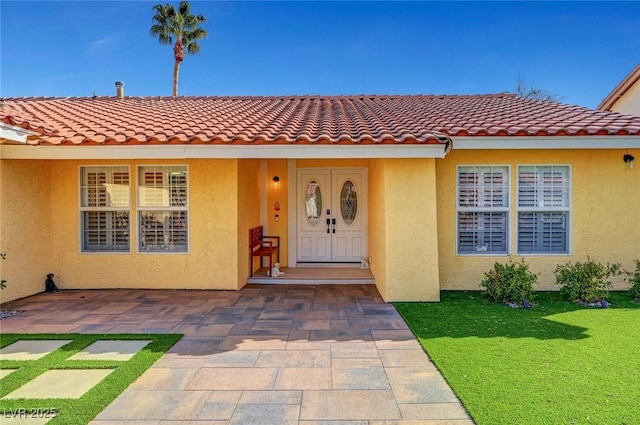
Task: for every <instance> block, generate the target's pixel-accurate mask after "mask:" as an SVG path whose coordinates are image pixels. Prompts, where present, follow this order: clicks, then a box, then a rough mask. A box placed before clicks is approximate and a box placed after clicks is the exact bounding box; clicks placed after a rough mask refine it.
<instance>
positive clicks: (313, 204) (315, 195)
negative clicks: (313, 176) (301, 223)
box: [304, 180, 322, 226]
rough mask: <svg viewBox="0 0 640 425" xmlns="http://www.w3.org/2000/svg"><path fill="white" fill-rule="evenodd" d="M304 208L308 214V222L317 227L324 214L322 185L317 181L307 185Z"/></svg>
mask: <svg viewBox="0 0 640 425" xmlns="http://www.w3.org/2000/svg"><path fill="white" fill-rule="evenodd" d="M304 208H305V210H306V212H307V221H308V222H309V224H311V225H312V226H315V225H316V224H318V222H319V221H320V215H321V214H322V191H321V190H320V184H319V183H318V182H317V181H316V180H311V181H310V182H309V183H307V190H306V191H305V199H304Z"/></svg>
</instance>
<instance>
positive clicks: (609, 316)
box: [395, 292, 640, 425]
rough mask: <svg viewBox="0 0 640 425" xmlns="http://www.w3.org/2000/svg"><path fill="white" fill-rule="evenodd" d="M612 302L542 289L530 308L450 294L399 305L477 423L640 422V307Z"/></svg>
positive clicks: (624, 300)
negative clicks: (590, 303) (579, 300)
mask: <svg viewBox="0 0 640 425" xmlns="http://www.w3.org/2000/svg"><path fill="white" fill-rule="evenodd" d="M609 300H610V301H611V302H612V303H613V306H612V307H611V308H607V309H600V308H598V309H596V308H588V307H580V306H576V305H574V304H572V303H569V302H567V301H564V300H563V299H562V298H561V297H560V294H558V293H540V294H539V295H538V300H537V302H538V305H537V306H535V307H534V308H532V309H529V310H525V309H511V308H508V307H505V306H502V305H498V304H492V303H490V302H488V301H487V300H485V299H484V297H482V296H481V295H480V293H479V292H443V293H442V301H441V302H440V303H397V304H395V305H396V308H397V309H398V311H399V312H400V314H401V315H402V316H403V317H404V319H405V321H406V322H407V323H408V324H409V326H410V327H411V329H412V330H413V332H414V333H415V334H416V336H417V337H418V339H419V341H420V343H421V344H422V346H423V347H424V349H425V350H426V351H427V353H428V354H429V356H430V357H431V359H432V360H433V362H434V363H435V364H436V365H437V367H438V368H439V369H440V371H441V372H442V374H443V375H444V377H445V378H446V380H447V381H448V382H449V384H450V385H451V386H452V388H453V389H454V391H455V392H456V394H457V395H458V397H460V399H461V400H462V402H463V403H464V405H465V407H466V408H467V410H468V411H469V413H470V414H471V416H472V417H473V419H474V421H475V422H476V423H477V424H478V425H495V424H509V425H513V424H553V425H556V424H607V425H608V424H612V425H613V424H640V304H638V303H634V302H632V301H631V298H630V297H629V296H627V295H626V294H622V293H614V294H612V296H611V297H610V298H609Z"/></svg>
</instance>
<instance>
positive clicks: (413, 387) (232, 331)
mask: <svg viewBox="0 0 640 425" xmlns="http://www.w3.org/2000/svg"><path fill="white" fill-rule="evenodd" d="M12 304H13V307H14V308H16V309H19V310H22V312H21V313H20V314H18V315H17V316H14V317H10V318H6V319H4V320H2V321H0V329H1V331H2V332H6V333H9V332H20V333H40V332H54V333H62V332H74V333H125V332H133V333H135V332H140V333H182V334H184V337H183V338H182V339H181V340H180V341H178V343H177V344H176V345H174V346H173V347H172V348H171V349H170V350H169V351H168V352H167V353H166V354H165V355H164V356H163V357H162V358H161V359H160V360H158V361H157V362H156V363H155V364H154V365H153V367H152V368H150V369H149V370H147V371H146V372H145V373H144V374H143V375H142V376H141V377H140V378H139V379H138V380H137V381H136V382H134V383H133V384H132V385H131V386H130V387H129V388H128V389H127V390H126V391H125V392H124V393H122V394H121V395H120V396H119V397H118V398H117V399H116V400H114V402H113V403H111V404H110V405H109V406H108V407H107V408H106V409H105V410H104V411H103V412H102V413H100V414H99V415H98V417H97V418H96V419H95V420H94V421H93V422H92V424H93V425H113V424H120V425H123V424H134V423H135V424H141V425H161V424H175V425H192V424H200V425H203V424H211V425H218V424H229V425H236V424H260V425H268V424H277V425H283V424H298V425H414V424H432V425H436V424H439V425H445V424H447V425H472V424H473V422H472V421H471V420H470V419H469V416H468V415H467V413H466V412H465V410H464V408H463V407H462V405H461V404H460V402H459V400H458V399H457V398H456V396H455V394H454V393H453V392H452V391H451V389H450V387H449V386H448V385H447V383H446V382H445V381H444V379H443V378H442V376H441V375H440V373H439V372H438V370H437V369H436V368H435V367H434V366H433V364H432V363H431V362H430V360H429V359H428V357H427V355H426V354H425V353H424V352H423V351H422V349H421V347H420V345H419V344H418V342H417V341H416V339H415V337H414V336H413V335H412V333H411V331H410V330H409V329H408V328H407V326H406V324H405V323H404V322H403V320H402V319H401V318H400V316H399V315H398V313H397V312H396V310H395V309H394V307H393V306H392V305H390V304H386V303H384V302H383V301H382V299H381V297H380V295H379V294H378V292H377V290H376V288H375V286H373V285H321V286H309V285H274V286H257V285H248V286H246V287H245V288H243V289H242V290H240V291H237V292H236V291H178V290H176V291H173V290H82V291H62V292H59V293H56V294H40V295H36V296H33V297H29V298H27V299H24V300H20V301H16V302H14V303H12ZM97 351H98V352H99V351H100V350H97Z"/></svg>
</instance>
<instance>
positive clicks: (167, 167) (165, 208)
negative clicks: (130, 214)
mask: <svg viewBox="0 0 640 425" xmlns="http://www.w3.org/2000/svg"><path fill="white" fill-rule="evenodd" d="M145 168H147V169H153V168H159V169H162V170H163V173H164V172H168V173H171V169H172V168H173V169H176V171H175V172H178V168H179V169H180V172H182V171H184V172H185V173H186V177H187V181H186V205H184V206H171V205H170V202H169V204H167V205H160V206H158V205H152V206H146V205H142V204H143V202H142V194H141V193H142V190H141V189H142V188H143V187H145V186H142V183H143V181H142V180H141V175H142V172H143V169H145ZM190 178H191V176H190V173H189V166H188V165H187V164H140V165H138V166H137V167H136V217H137V222H138V229H137V235H138V253H140V254H145V255H146V254H189V250H190V246H191V243H190V241H191V218H190V211H189V204H190V199H189V187H190ZM147 211H156V212H159V213H166V212H176V211H182V212H184V213H185V216H186V227H187V229H186V238H187V241H186V248H185V249H184V250H182V249H171V248H167V249H144V247H143V246H142V244H143V240H144V238H143V235H142V233H143V230H144V229H143V221H142V214H143V212H147Z"/></svg>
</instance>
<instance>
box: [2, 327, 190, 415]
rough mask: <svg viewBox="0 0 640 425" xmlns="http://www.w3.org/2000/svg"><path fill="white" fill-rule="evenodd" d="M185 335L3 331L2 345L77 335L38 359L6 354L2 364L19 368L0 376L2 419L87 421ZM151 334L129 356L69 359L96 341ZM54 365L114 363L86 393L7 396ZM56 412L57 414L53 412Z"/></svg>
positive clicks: (92, 366)
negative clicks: (25, 358)
mask: <svg viewBox="0 0 640 425" xmlns="http://www.w3.org/2000/svg"><path fill="white" fill-rule="evenodd" d="M181 336H182V335H177V334H164V335H163V334H86V335H85V334H0V348H2V347H5V346H7V345H10V344H11V343H13V342H15V341H19V340H28V339H30V340H50V339H59V340H71V342H69V343H68V344H66V345H64V346H62V347H60V348H58V349H57V350H54V351H52V352H51V353H49V354H47V355H46V356H44V357H42V358H40V359H37V360H21V361H17V360H0V369H17V370H16V371H15V372H13V373H11V374H9V375H7V376H5V377H4V378H2V379H1V380H0V423H2V418H11V417H23V418H24V414H26V415H27V416H28V417H38V416H42V417H52V416H54V415H55V417H54V418H53V419H51V420H50V421H49V422H47V425H56V424H64V425H84V424H87V423H88V422H89V421H90V420H91V419H93V418H94V417H95V416H96V415H97V414H98V413H100V412H101V411H102V410H103V409H104V408H105V407H107V405H108V404H109V403H111V401H113V400H114V399H115V398H116V397H117V396H118V395H119V394H120V393H121V392H123V391H124V390H125V389H126V388H127V387H128V386H129V385H130V384H131V383H132V382H133V381H135V380H136V379H137V378H138V377H139V376H140V375H142V373H143V372H144V371H145V370H147V369H148V368H149V367H150V366H151V365H152V364H153V363H155V361H156V360H158V359H159V358H160V357H161V356H162V355H163V354H164V353H165V352H166V351H167V350H168V349H169V348H171V346H173V344H175V343H176V342H177V341H178V340H179V339H180V338H181ZM98 340H101V341H104V340H149V341H151V342H150V343H149V344H148V345H146V346H145V347H144V348H143V349H141V350H140V351H139V352H137V353H136V354H135V355H134V356H133V357H132V358H131V359H129V360H121V361H115V360H113V361H107V360H69V357H71V356H73V355H74V354H76V353H77V352H78V351H80V350H82V349H83V348H85V347H87V346H89V345H91V344H92V343H94V342H95V341H98ZM52 369H114V371H113V372H112V373H111V374H109V375H108V376H107V377H106V378H104V379H103V380H102V381H100V382H99V383H98V384H97V385H96V386H94V387H93V388H92V389H90V390H89V391H88V392H86V393H85V394H84V395H83V396H81V397H80V398H77V399H74V398H50V399H35V398H33V399H15V400H14V399H1V398H2V397H4V396H5V395H7V394H9V393H11V392H12V391H15V390H16V389H18V388H20V387H21V386H23V385H24V384H26V383H27V382H29V381H31V380H32V379H34V378H36V377H37V376H39V375H41V374H43V373H45V372H46V371H48V370H52ZM52 413H53V414H52Z"/></svg>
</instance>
